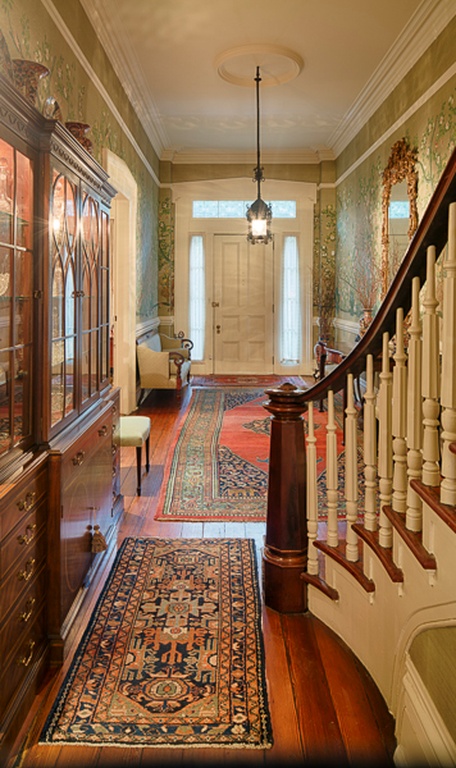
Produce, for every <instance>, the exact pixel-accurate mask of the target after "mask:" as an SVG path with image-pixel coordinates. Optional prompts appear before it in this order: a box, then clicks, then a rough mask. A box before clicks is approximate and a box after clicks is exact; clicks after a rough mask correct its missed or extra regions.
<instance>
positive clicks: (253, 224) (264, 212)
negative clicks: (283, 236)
mask: <svg viewBox="0 0 456 768" xmlns="http://www.w3.org/2000/svg"><path fill="white" fill-rule="evenodd" d="M254 79H255V83H256V110H257V164H256V167H255V168H254V169H253V174H254V176H253V181H256V183H257V199H256V200H255V202H254V203H252V205H251V206H250V208H249V209H248V210H247V222H248V228H249V229H248V234H247V240H248V241H249V242H250V243H252V245H255V243H263V244H264V245H266V244H267V243H269V242H270V241H271V240H272V232H271V221H272V210H271V206H270V205H268V204H267V203H265V202H264V200H263V199H262V197H261V182H262V181H264V176H263V168H262V167H261V159H260V82H261V77H260V68H259V67H257V68H256V76H255V78H254Z"/></svg>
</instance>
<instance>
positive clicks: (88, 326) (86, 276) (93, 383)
mask: <svg viewBox="0 0 456 768" xmlns="http://www.w3.org/2000/svg"><path fill="white" fill-rule="evenodd" d="M100 243H101V233H100V205H99V203H98V202H97V201H96V200H94V199H93V197H91V196H90V195H88V194H86V195H85V196H84V201H83V206H82V249H81V274H82V292H81V301H82V315H81V317H82V320H81V341H82V359H81V396H82V405H84V402H85V401H87V400H89V399H90V398H91V397H92V396H93V395H94V394H95V393H97V392H98V390H99V373H98V371H99V342H100V339H99V306H98V299H99V294H100V290H99V279H100V275H99V263H100Z"/></svg>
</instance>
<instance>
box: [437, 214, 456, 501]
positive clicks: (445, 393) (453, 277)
mask: <svg viewBox="0 0 456 768" xmlns="http://www.w3.org/2000/svg"><path fill="white" fill-rule="evenodd" d="M443 266H444V281H443V327H442V383H441V396H440V405H441V406H442V416H441V421H442V429H443V431H442V477H443V479H442V483H441V486H440V500H441V502H442V503H443V504H451V505H453V506H454V505H456V455H455V454H454V453H452V451H451V449H450V446H451V444H452V443H454V442H456V377H455V375H454V371H455V367H456V203H452V204H451V205H450V209H449V219H448V246H447V252H446V258H445V261H444V265H443Z"/></svg>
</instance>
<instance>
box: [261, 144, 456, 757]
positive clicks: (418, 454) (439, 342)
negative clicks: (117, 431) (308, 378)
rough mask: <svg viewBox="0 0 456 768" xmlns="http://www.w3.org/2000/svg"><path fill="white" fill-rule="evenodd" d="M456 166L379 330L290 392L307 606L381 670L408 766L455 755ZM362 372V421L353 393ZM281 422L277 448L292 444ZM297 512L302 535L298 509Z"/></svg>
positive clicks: (454, 160)
mask: <svg viewBox="0 0 456 768" xmlns="http://www.w3.org/2000/svg"><path fill="white" fill-rule="evenodd" d="M455 169H456V151H455V152H454V153H453V155H452V157H451V159H450V161H449V163H448V166H447V168H446V170H445V172H444V174H443V176H442V178H441V180H440V183H439V185H438V187H437V188H436V190H435V193H434V195H433V197H432V199H431V201H430V203H429V206H428V208H427V210H426V212H425V214H424V216H423V218H422V221H421V223H420V225H419V227H418V230H417V232H416V234H415V236H414V238H413V240H412V242H411V244H410V247H409V249H408V251H407V253H406V255H405V257H404V259H403V261H402V263H401V266H400V268H399V270H398V273H397V275H396V277H395V279H394V281H393V283H392V285H391V286H390V289H389V291H388V292H387V294H386V296H385V299H384V301H383V303H382V306H381V307H380V310H379V312H378V313H377V315H376V317H375V318H374V321H373V322H372V325H371V326H370V328H369V329H368V331H367V332H366V334H365V335H364V336H363V337H362V338H361V340H360V342H359V343H358V344H357V345H356V347H355V348H354V349H353V350H352V351H351V352H350V354H349V355H347V357H346V358H345V359H344V360H343V361H342V362H341V363H340V364H339V365H338V366H337V367H336V368H335V369H334V370H333V371H332V372H331V373H330V374H329V375H328V376H326V377H325V378H323V379H322V380H320V381H318V382H317V383H316V384H315V386H313V387H311V388H310V389H309V390H306V391H301V392H299V393H296V392H295V393H293V392H290V393H289V397H290V398H291V399H294V402H295V403H296V402H298V404H299V407H297V409H296V412H297V411H300V412H303V411H304V410H305V409H306V408H308V423H309V428H308V435H307V438H306V441H305V453H306V456H305V466H306V470H305V471H306V479H305V493H304V494H303V493H302V489H301V492H300V494H299V493H298V497H299V498H298V501H297V502H296V504H297V505H298V506H300V507H303V508H304V509H305V512H304V511H303V509H302V510H301V511H302V514H303V516H304V518H305V523H302V526H304V527H305V531H306V536H307V540H308V546H307V550H306V552H305V553H303V550H302V547H301V548H300V549H299V552H296V553H295V554H296V555H297V556H298V559H299V558H301V559H302V557H303V556H304V555H305V560H306V565H305V570H304V572H301V574H300V575H301V580H302V582H303V586H304V592H305V597H304V599H303V604H304V605H305V607H306V609H308V610H309V611H310V612H311V613H312V614H314V615H315V616H316V617H318V618H319V619H321V620H322V621H323V622H324V623H325V624H327V625H328V626H329V627H330V628H331V629H333V630H334V631H335V632H336V633H337V634H338V635H339V636H340V637H341V638H342V639H343V640H344V641H345V642H346V643H347V644H348V645H349V647H350V648H351V649H352V650H353V651H354V652H355V654H356V655H357V656H358V658H359V659H360V660H361V661H362V663H363V664H364V665H365V667H366V668H367V669H368V670H369V672H370V674H371V675H372V677H373V678H374V680H375V682H376V683H377V685H378V687H379V689H380V691H381V692H382V694H383V696H384V698H385V701H386V702H387V705H388V707H389V709H390V711H391V712H392V714H393V715H394V717H395V719H396V738H397V744H398V747H397V750H396V755H395V760H396V762H397V764H404V765H417V764H419V765H455V764H456V725H455V723H456V673H455V672H454V671H453V668H454V667H455V665H456V177H455ZM358 378H359V379H361V381H362V382H363V403H362V420H361V419H360V412H359V408H357V407H356V403H355V397H354V380H355V379H358ZM341 390H344V392H345V398H346V399H345V402H346V408H345V422H344V431H345V452H344V458H343V461H344V462H345V467H344V495H345V515H344V520H343V521H341V520H340V513H339V512H340V511H339V510H338V509H337V497H338V482H339V479H338V471H337V462H338V460H339V461H340V460H341V458H340V457H339V459H338V458H337V451H336V448H335V446H336V443H335V441H336V435H335V423H334V394H335V393H337V392H339V391H341ZM285 394H286V393H285ZM284 397H285V395H284ZM284 397H283V398H282V399H284ZM322 398H325V399H326V401H327V410H328V425H327V458H326V461H327V472H326V475H327V488H326V510H325V512H326V517H327V523H326V524H325V525H323V526H322V525H321V524H319V522H318V511H319V510H318V501H317V482H316V478H317V471H316V455H315V440H314V433H313V419H312V412H313V406H314V404H315V405H317V404H318V403H319V402H320V400H321V399H322ZM268 410H270V411H271V412H273V413H274V411H273V410H272V409H271V408H268ZM285 410H286V408H285V406H283V408H282V412H281V415H279V418H281V419H282V421H283V419H286V418H287V416H284V415H283V414H284V413H285ZM296 418H297V417H296V413H295V415H294V416H293V419H294V420H296ZM361 421H362V432H361V433H360V422H361ZM273 434H274V432H273V430H271V455H274V451H277V450H279V449H277V448H275V447H274V446H273V445H272V439H273ZM359 448H361V453H362V456H363V467H362V473H361V475H362V477H363V485H364V488H363V494H362V499H363V503H362V504H361V503H360V501H359V498H360V493H359V490H360V489H359V471H360V470H359V466H358V454H359V450H358V449H359ZM281 450H283V449H281ZM298 453H299V451H298ZM297 458H298V460H299V461H300V456H299V455H298V457H297ZM270 482H272V483H273V484H276V482H277V477H272V478H270ZM282 497H283V498H286V494H285V493H282ZM302 498H303V499H304V500H303V503H301V499H302ZM296 504H295V506H296ZM275 514H276V512H275ZM293 514H294V518H293V529H294V532H293V536H294V538H295V539H296V540H299V538H300V536H299V535H297V534H296V530H295V529H296V509H294V512H293ZM271 517H272V515H271ZM269 523H270V516H269V513H268V525H269ZM282 527H283V521H282ZM300 533H302V530H301V531H300ZM266 540H267V543H268V534H267V537H266ZM266 550H268V546H267V547H266ZM269 551H270V552H272V553H274V557H275V558H276V561H277V563H278V564H279V565H282V570H283V571H285V572H286V568H287V564H290V566H291V567H293V551H292V550H290V547H289V545H288V548H286V547H285V548H284V549H283V551H281V549H280V543H279V544H277V542H275V541H274V532H273V534H272V536H271V535H270V537H269ZM280 558H282V563H280ZM294 560H295V561H296V557H295V558H294ZM290 573H291V570H290ZM266 578H267V573H266ZM282 580H283V581H284V582H285V579H282ZM265 593H266V595H268V585H267V584H266V590H265ZM431 672H432V674H431ZM432 680H438V681H439V682H438V684H437V683H435V684H434V683H433V682H432ZM430 681H431V682H430Z"/></svg>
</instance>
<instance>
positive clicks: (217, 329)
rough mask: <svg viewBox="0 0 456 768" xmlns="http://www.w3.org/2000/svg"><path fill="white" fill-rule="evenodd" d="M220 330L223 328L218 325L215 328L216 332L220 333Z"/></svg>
mask: <svg viewBox="0 0 456 768" xmlns="http://www.w3.org/2000/svg"><path fill="white" fill-rule="evenodd" d="M220 329H221V326H220V325H216V326H215V330H216V331H217V333H220Z"/></svg>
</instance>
